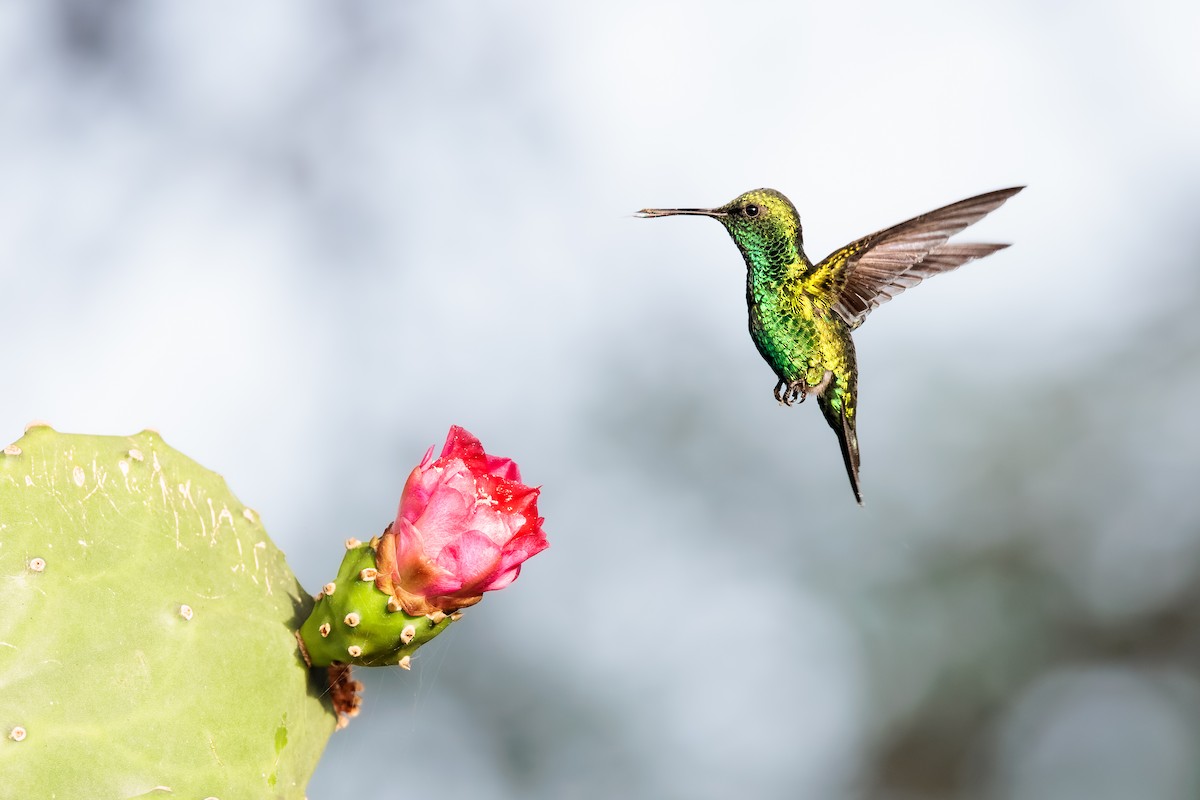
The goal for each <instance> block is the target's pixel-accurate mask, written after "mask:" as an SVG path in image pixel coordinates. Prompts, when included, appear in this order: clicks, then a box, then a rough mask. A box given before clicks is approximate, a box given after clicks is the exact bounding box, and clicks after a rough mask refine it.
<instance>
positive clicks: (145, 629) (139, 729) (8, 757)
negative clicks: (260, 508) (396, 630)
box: [0, 426, 337, 800]
mask: <svg viewBox="0 0 1200 800" xmlns="http://www.w3.org/2000/svg"><path fill="white" fill-rule="evenodd" d="M311 606H312V598H311V597H310V596H309V595H308V594H307V593H305V592H304V591H303V589H302V588H301V586H300V585H299V583H298V582H297V581H296V578H295V576H294V575H293V574H292V572H291V570H289V569H288V566H287V564H286V563H285V561H284V558H283V554H282V553H281V552H280V551H279V550H278V549H277V548H276V547H275V545H274V544H272V542H271V540H270V538H268V536H267V533H266V531H265V530H263V527H262V525H261V524H260V523H259V521H258V516H257V514H255V513H254V512H253V511H252V510H250V509H249V508H246V507H245V506H244V505H242V504H241V503H240V502H239V501H238V500H237V498H236V497H234V496H233V494H231V493H230V491H229V488H228V487H227V486H226V485H225V481H224V480H223V479H222V478H221V477H220V476H219V475H217V474H216V473H213V472H210V471H208V470H206V469H204V468H203V467H201V466H200V465H198V464H196V463H195V462H194V461H192V460H191V459H189V458H187V457H186V456H184V455H182V454H180V453H179V452H177V451H175V450H173V449H172V448H170V447H169V446H167V445H166V444H165V443H164V442H163V440H162V439H161V438H160V437H159V436H158V435H157V434H155V433H152V432H149V431H146V432H143V433H139V434H137V435H136V436H128V437H117V436H77V435H66V434H60V433H57V432H55V431H54V430H51V429H50V428H48V427H44V426H43V427H33V428H31V429H30V430H29V431H28V432H27V433H26V435H25V436H24V437H23V438H22V439H20V440H19V441H17V442H16V443H14V444H12V445H10V446H9V447H7V448H5V450H4V454H3V455H0V776H3V779H2V780H3V785H4V786H5V787H7V788H6V790H5V792H13V793H14V795H13V796H18V795H19V796H21V797H46V798H79V797H87V798H98V799H100V800H103V798H129V797H142V796H145V797H160V796H161V797H181V798H183V797H186V798H197V800H198V799H199V798H207V797H215V798H222V800H229V799H232V798H251V797H253V798H302V797H304V787H305V785H306V783H307V782H308V779H309V776H310V775H311V774H312V771H313V768H314V767H315V766H316V762H317V759H318V758H319V757H320V754H321V751H322V750H323V749H324V747H325V743H326V741H327V739H328V737H329V735H330V733H331V732H332V731H333V730H334V726H335V724H336V722H337V717H336V715H335V714H334V713H333V710H332V708H331V706H330V704H329V703H328V701H327V699H324V698H322V687H321V686H320V685H318V684H317V683H316V681H315V680H314V679H313V678H312V677H311V676H312V673H311V672H310V671H309V670H308V669H307V668H306V667H305V665H304V663H303V661H302V660H301V658H300V657H299V654H298V651H297V648H296V641H295V639H294V637H293V631H294V630H295V627H296V624H298V622H299V620H300V619H302V618H303V616H304V615H305V614H306V613H307V612H308V610H309V608H310V607H311Z"/></svg>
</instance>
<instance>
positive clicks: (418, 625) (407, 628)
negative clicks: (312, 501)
mask: <svg viewBox="0 0 1200 800" xmlns="http://www.w3.org/2000/svg"><path fill="white" fill-rule="evenodd" d="M347 544H348V546H347V548H346V555H345V557H344V558H343V559H342V566H341V568H340V569H339V570H338V575H337V579H336V580H334V581H333V582H331V583H327V584H326V585H325V588H324V589H323V590H322V592H321V594H320V595H319V596H318V599H317V605H316V607H315V608H314V609H313V610H312V614H311V615H310V616H309V618H308V619H307V620H305V622H304V625H302V626H301V628H300V638H301V640H302V641H303V642H304V647H305V650H306V651H307V653H308V658H309V659H310V660H311V661H312V664H313V666H314V667H325V666H329V665H330V664H332V663H334V662H339V663H343V664H354V665H356V666H363V667H378V666H384V665H387V664H399V665H401V666H403V667H407V666H408V664H409V662H408V658H409V657H410V656H411V655H412V654H413V652H415V651H416V649H417V648H418V647H420V646H421V645H423V644H425V643H426V642H428V641H429V640H430V639H432V638H433V637H435V636H437V635H438V634H439V633H441V632H442V631H444V630H445V629H446V627H447V626H448V625H449V624H450V622H451V621H452V620H454V619H456V618H457V617H458V614H452V615H450V616H447V615H445V614H440V613H439V614H435V615H430V616H419V617H414V616H409V615H408V614H406V613H405V612H404V611H403V610H402V609H397V610H396V611H391V610H389V608H388V601H389V600H391V597H392V596H391V595H390V594H388V593H387V592H385V591H383V590H381V589H379V588H378V587H377V586H376V585H375V570H376V563H375V550H374V548H373V547H372V546H371V545H370V544H357V543H354V542H349V543H347Z"/></svg>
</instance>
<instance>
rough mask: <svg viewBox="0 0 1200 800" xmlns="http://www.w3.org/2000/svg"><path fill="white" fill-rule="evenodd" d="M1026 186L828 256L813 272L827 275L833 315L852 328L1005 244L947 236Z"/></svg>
mask: <svg viewBox="0 0 1200 800" xmlns="http://www.w3.org/2000/svg"><path fill="white" fill-rule="evenodd" d="M1023 188H1025V187H1023V186H1017V187H1013V188H1011V189H1001V190H999V191H996V192H988V193H987V194H981V195H979V196H977V197H970V198H968V199H966V200H960V201H959V202H957V203H952V204H950V205H948V206H944V207H942V208H939V209H935V210H934V211H930V212H929V213H927V214H922V215H921V216H919V217H914V218H912V219H910V220H906V221H905V222H901V223H900V224H899V225H893V226H892V227H890V228H886V229H885V230H882V231H878V232H876V233H872V234H871V235H870V236H864V237H863V238H861V239H859V240H858V241H855V242H851V243H850V244H848V245H846V246H845V247H843V248H842V249H841V250H838V251H837V252H836V253H833V254H832V255H830V256H829V257H828V258H826V259H825V260H824V261H822V262H821V263H820V264H818V265H817V267H816V269H815V270H813V274H814V275H818V274H822V273H824V274H826V275H829V276H831V279H832V283H833V285H834V287H835V288H836V290H837V293H838V294H837V300H836V302H835V303H834V310H835V311H837V313H838V314H839V315H840V316H841V317H842V319H844V320H845V321H846V324H848V325H849V326H850V327H851V328H857V327H858V326H859V325H861V324H862V322H863V320H864V319H865V318H866V316H867V314H869V313H870V312H871V311H872V310H874V309H876V308H878V307H879V306H880V305H882V304H884V303H886V302H887V301H888V300H891V299H892V298H893V297H895V296H896V295H898V294H900V293H901V292H903V291H904V290H905V289H911V288H912V287H914V286H916V285H917V284H918V283H920V282H921V281H923V280H925V279H926V278H929V277H931V276H933V275H937V274H939V273H942V272H949V271H950V270H952V269H955V268H956V267H960V266H962V265H963V264H965V263H967V262H968V261H972V260H974V259H976V258H983V257H984V256H986V255H990V254H991V253H994V252H996V251H997V250H1002V249H1003V248H1005V247H1008V245H1006V244H948V243H947V242H948V240H949V239H950V237H951V236H953V235H954V234H956V233H959V232H960V231H962V230H963V229H964V228H966V227H967V226H968V225H973V224H974V223H976V222H978V221H979V220H981V219H983V218H984V217H985V216H987V215H988V214H990V213H991V212H993V211H995V210H996V209H997V208H999V207H1000V206H1001V205H1003V204H1004V201H1005V200H1007V199H1008V198H1010V197H1012V196H1013V195H1014V194H1016V193H1017V192H1019V191H1021V189H1023Z"/></svg>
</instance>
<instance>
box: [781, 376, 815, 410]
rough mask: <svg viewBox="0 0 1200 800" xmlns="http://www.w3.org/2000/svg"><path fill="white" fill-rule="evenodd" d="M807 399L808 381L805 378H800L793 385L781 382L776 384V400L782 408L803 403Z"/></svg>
mask: <svg viewBox="0 0 1200 800" xmlns="http://www.w3.org/2000/svg"><path fill="white" fill-rule="evenodd" d="M806 397H808V381H806V380H804V378H798V379H796V380H794V381H792V382H791V383H785V382H784V381H782V380H781V381H779V383H777V384H775V399H776V400H778V401H779V405H781V406H790V405H793V404H794V403H797V402H800V403H803V402H804V400H805V398H806Z"/></svg>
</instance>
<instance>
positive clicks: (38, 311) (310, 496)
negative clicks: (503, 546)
mask: <svg viewBox="0 0 1200 800" xmlns="http://www.w3.org/2000/svg"><path fill="white" fill-rule="evenodd" d="M1197 31H1200V5H1197V4H1195V3H1184V2H1174V3H1170V2H1164V3H1154V2H1151V3H1136V4H1135V3H1132V2H1110V3H1102V4H1094V3H1082V2H1067V3H1056V4H1051V5H1047V4H1044V3H1034V2H1028V1H1026V2H1011V3H992V4H987V5H983V4H972V5H967V4H953V5H952V4H948V3H934V2H921V0H917V1H916V2H908V3H903V4H894V3H884V2H868V3H854V4H832V3H821V4H815V3H791V2H782V1H781V2H775V3H771V2H754V1H751V2H742V3H707V2H684V1H683V0H679V1H678V2H657V1H654V2H634V1H633V0H608V2H603V3H589V4H573V3H561V2H550V0H542V1H541V2H538V1H537V0H510V2H503V3H501V2H476V3H464V2H454V1H452V0H451V1H447V2H438V3H413V2H343V3H338V4H329V3H317V2H296V0H263V1H261V2H256V3H252V4H251V3H237V2H206V3H154V2H149V0H111V1H110V2H96V1H95V0H42V1H41V2H10V3H4V4H0V301H2V303H3V324H4V326H5V327H6V329H7V330H8V339H7V345H6V346H5V348H4V350H3V354H2V355H0V367H2V370H3V373H2V374H3V390H2V393H0V421H2V423H3V425H4V427H5V429H7V431H8V434H7V435H8V439H16V438H18V437H19V436H20V435H21V431H22V428H23V426H24V424H25V423H26V422H28V421H29V420H31V419H35V418H40V419H45V420H47V421H49V422H50V423H51V424H53V425H54V426H55V427H56V428H58V429H59V430H64V431H86V432H92V433H113V434H124V433H133V432H135V431H138V430H140V429H142V428H143V427H147V426H151V427H156V428H158V429H159V430H160V431H161V432H162V433H163V435H164V436H165V438H166V439H167V441H168V442H170V443H171V444H173V445H174V446H176V447H178V448H179V449H181V450H183V451H184V452H185V453H187V454H189V455H190V456H192V457H194V458H196V459H198V460H199V461H200V462H201V463H203V464H205V465H206V466H209V467H211V468H213V469H216V470H218V471H219V472H221V473H223V474H224V475H225V476H226V477H227V479H228V480H229V483H230V484H231V486H232V487H233V489H234V491H235V492H237V493H238V495H239V496H240V497H241V498H242V499H243V500H244V501H245V502H247V503H248V504H249V505H251V506H253V507H255V508H256V509H258V511H259V512H260V513H261V515H262V518H263V520H264V522H265V524H266V525H267V527H268V529H269V530H270V531H271V532H272V534H273V536H274V538H275V540H276V541H277V542H278V544H279V545H280V546H281V547H282V548H283V549H284V550H285V551H286V552H287V554H288V558H289V561H290V563H291V565H292V567H293V568H294V569H295V570H296V572H297V574H298V575H299V576H300V578H301V580H302V581H303V583H304V584H305V585H306V586H308V587H316V586H319V585H320V584H321V583H323V582H324V581H325V580H328V579H329V578H330V577H331V576H332V575H333V572H334V571H335V569H336V564H337V561H338V560H339V559H340V558H341V551H342V544H341V543H342V540H343V539H344V538H346V537H347V536H358V537H360V538H364V539H365V538H367V537H370V536H371V535H373V534H375V533H378V532H380V531H381V530H382V528H383V526H384V525H385V524H386V523H387V522H388V521H389V520H390V519H391V517H392V516H393V515H394V513H395V505H396V502H397V500H398V498H399V493H400V488H401V486H402V484H403V481H404V478H405V476H406V475H407V473H408V471H409V470H410V469H411V468H412V466H413V465H414V464H415V463H416V462H417V461H418V460H419V458H420V457H421V455H422V454H423V452H424V451H425V448H426V447H428V446H429V445H430V444H434V443H435V442H436V443H439V444H440V442H441V441H442V439H443V438H444V436H445V432H446V429H447V427H448V426H449V425H450V424H461V425H463V426H465V427H466V428H468V429H469V430H471V431H472V432H474V433H475V434H477V435H478V436H479V437H480V438H481V439H482V440H483V442H484V444H485V445H486V446H487V447H488V449H489V450H490V451H492V452H494V453H498V454H502V455H508V456H512V457H514V458H516V459H517V460H518V461H519V462H520V464H521V467H522V470H523V473H524V476H525V478H526V479H527V480H528V481H529V482H531V483H536V484H541V485H542V486H543V494H542V501H541V508H542V512H543V514H544V515H545V517H546V530H547V531H548V532H549V535H550V537H551V541H552V547H551V549H550V550H549V551H547V552H546V553H545V554H543V555H541V556H539V557H538V558H536V559H534V560H533V561H532V562H530V563H529V564H528V565H527V566H526V568H525V571H524V574H523V575H522V577H521V579H520V580H519V581H518V582H517V584H516V585H515V586H514V587H513V588H512V589H511V590H510V591H506V592H503V593H501V594H498V595H495V596H492V597H489V598H488V600H487V601H486V602H484V603H483V604H481V605H480V606H479V607H478V608H475V609H472V610H471V611H470V612H469V613H468V614H467V616H466V618H465V619H464V621H463V623H461V624H460V625H458V626H456V628H455V630H454V631H453V632H451V633H450V634H448V635H447V636H446V637H443V638H441V639H439V640H438V641H437V642H436V643H434V644H433V645H431V646H429V647H428V648H426V649H424V650H422V652H421V654H420V657H419V658H418V660H417V661H416V662H415V663H414V670H413V671H412V672H411V673H405V672H401V671H399V670H394V671H393V670H389V671H373V672H371V673H366V672H365V671H364V675H362V676H361V677H363V678H364V679H365V680H366V682H367V689H366V708H365V711H364V713H363V714H362V715H361V716H360V717H359V718H358V719H356V720H355V721H354V723H353V724H352V725H351V726H350V728H349V729H348V730H346V731H343V732H341V733H338V734H337V735H335V736H334V737H333V739H332V740H331V743H330V745H329V749H328V751H327V754H326V757H325V759H324V760H323V761H322V763H321V765H320V767H319V768H318V771H317V773H316V775H315V776H314V778H313V781H312V784H311V785H310V787H309V795H310V797H312V798H314V800H316V799H317V798H343V797H352V796H353V797H356V798H391V797H401V796H403V797H422V796H445V797H472V798H479V799H480V800H490V799H491V798H497V799H499V798H555V799H557V798H568V799H569V798H601V797H630V798H681V799H683V798H728V797H747V798H802V799H805V800H808V799H811V800H843V799H845V800H851V799H857V798H862V799H863V800H876V799H877V798H879V799H884V798H886V799H887V800H952V799H955V800H958V799H962V800H1000V799H1001V798H1003V799H1004V800H1051V799H1052V798H1063V799H1064V800H1066V799H1068V798H1070V799H1071V800H1074V799H1076V798H1089V799H1090V800H1117V799H1118V798H1119V799H1122V800H1124V799H1126V798H1138V799H1139V800H1147V799H1154V800H1157V799H1158V798H1163V799H1164V800H1166V799H1173V798H1181V799H1182V798H1196V797H1198V796H1200V761H1198V760H1197V758H1196V753H1197V752H1200V680H1198V672H1197V670H1198V668H1200V581H1198V578H1200V574H1198V573H1200V492H1198V491H1197V479H1198V478H1200V426H1198V425H1197V423H1196V421H1195V415H1196V410H1195V409H1196V407H1197V397H1198V396H1200V317H1197V314H1196V312H1195V309H1196V302H1197V300H1198V299H1200V297H1198V295H1200V270H1198V267H1200V264H1198V263H1197V255H1196V254H1197V251H1198V249H1200V227H1198V226H1197V208H1198V207H1200V147H1198V146H1197V142H1198V141H1200V52H1198V51H1197V48H1196V41H1197V39H1196V37H1197ZM1014 184H1028V185H1029V188H1028V189H1027V190H1026V191H1025V192H1024V193H1022V194H1021V195H1019V196H1018V197H1016V198H1014V199H1013V200H1012V201H1010V202H1009V203H1008V204H1007V205H1005V206H1004V207H1003V208H1002V209H1001V210H1000V211H998V212H997V213H996V214H994V215H993V216H991V217H989V218H988V219H987V220H985V221H984V222H983V223H981V224H980V225H978V226H977V227H975V228H973V229H971V231H969V232H968V234H967V235H966V236H964V239H965V240H974V241H988V240H995V241H1008V242H1013V243H1014V246H1013V247H1012V248H1011V249H1009V250H1006V251H1004V252H1003V253H1000V254H997V255H995V256H993V257H991V258H988V259H987V260H985V261H982V262H978V263H975V264H971V265H969V266H967V267H966V268H964V269H963V270H961V271H959V272H956V273H955V274H953V275H951V276H948V277H944V278H938V279H937V280H934V281H931V282H929V283H927V284H924V285H922V286H921V287H920V288H918V289H916V290H914V291H912V292H910V293H907V294H905V295H904V296H903V297H902V298H899V299H898V300H897V301H895V302H893V303H890V304H888V305H886V306H884V307H883V308H882V309H880V310H879V311H877V312H875V313H874V314H873V315H872V316H871V318H870V320H869V321H868V322H867V324H866V325H865V326H864V327H863V328H862V329H861V330H860V331H859V332H858V333H857V334H856V341H857V344H858V353H859V360H860V368H861V372H862V380H861V392H862V397H861V407H860V424H859V434H860V441H861V445H862V454H863V470H862V475H863V485H864V491H865V494H866V502H867V504H866V507H865V508H862V509H860V508H858V507H857V506H856V505H855V504H854V501H853V498H852V496H851V493H850V489H849V487H848V485H847V482H846V477H845V474H844V471H843V468H842V463H841V458H840V455H839V452H838V448H837V443H836V440H835V438H834V436H833V434H832V432H831V431H830V430H829V429H828V428H827V427H826V425H825V422H824V421H823V420H822V419H821V418H820V415H819V414H818V413H817V411H816V408H815V407H814V404H813V403H807V404H805V405H804V406H800V407H795V408H791V409H783V408H780V407H779V406H778V405H777V404H776V403H775V401H774V400H773V399H772V397H771V389H772V386H773V385H774V383H775V377H774V375H773V374H771V372H770V370H769V369H768V368H767V366H766V365H765V364H764V363H762V361H761V360H760V359H759V357H758V355H757V353H756V352H755V350H754V347H753V345H752V343H751V341H750V339H749V337H748V336H747V333H746V319H745V313H746V312H745V307H744V269H743V266H742V264H741V260H740V258H739V257H738V254H737V251H736V249H735V248H734V246H733V244H732V243H731V242H730V241H729V240H728V238H727V236H726V234H725V232H724V231H723V230H722V229H721V227H720V226H719V225H717V224H715V223H712V222H711V221H707V220H698V219H679V218H677V219H670V220H655V221H643V220H638V219H634V218H632V217H631V216H630V214H631V213H632V212H633V211H635V210H637V209H639V208H642V207H644V206H649V205H658V206H671V205H682V206H696V205H717V204H720V203H723V202H725V201H727V200H729V199H730V198H732V197H734V196H735V195H737V194H739V193H740V192H742V191H744V190H746V189H750V188H754V187H758V186H764V185H765V186H773V187H775V188H778V189H780V190H782V191H784V192H786V193H787V194H788V195H789V196H790V197H791V198H792V200H793V201H794V202H795V204H796V206H797V207H798V208H799V209H800V212H801V215H802V217H803V220H804V227H805V233H806V246H807V249H808V252H809V254H810V255H812V256H813V257H821V256H823V255H824V254H825V253H827V252H829V251H831V250H833V249H834V248H836V247H838V246H840V245H842V244H844V243H846V242H848V241H850V240H852V239H854V238H857V237H858V236H860V235H863V234H866V233H869V232H871V231H873V230H876V229H879V228H882V227H885V226H888V225H891V224H893V223H896V222H899V221H901V220H903V219H906V218H908V217H910V216H914V215H916V214H918V213H921V212H924V211H927V210H929V209H932V208H935V207H937V206H939V205H943V204H945V203H949V202H952V201H955V200H958V199H961V198H964V197H967V196H970V195H973V194H977V193H981V192H984V191H988V190H992V189H997V188H1002V187H1005V186H1009V185H1014ZM6 441H7V440H6ZM381 749H386V750H392V751H398V752H399V753H402V754H404V757H412V756H416V757H420V758H427V757H429V756H430V754H434V753H436V754H441V756H443V757H445V758H446V759H447V763H449V764H450V766H449V767H448V768H446V769H437V770H423V771H418V772H414V773H410V777H409V780H408V782H407V783H405V784H404V785H403V787H400V786H397V785H396V783H395V782H394V781H392V780H390V779H389V778H388V777H387V775H386V772H381V770H380V768H379V767H378V766H377V765H378V759H379V758H380V750H381ZM399 757H400V756H396V758H399ZM391 759H392V757H390V756H386V757H385V763H391ZM434 763H436V762H434Z"/></svg>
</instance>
